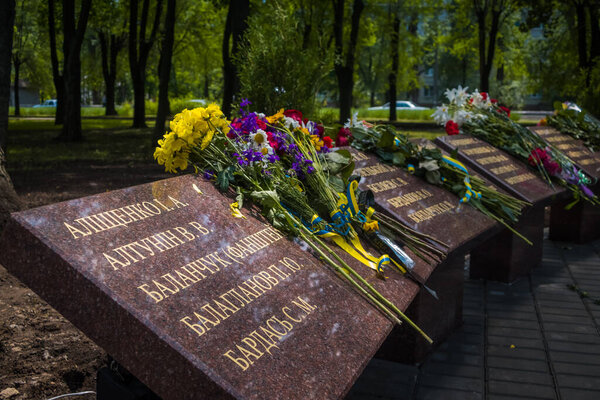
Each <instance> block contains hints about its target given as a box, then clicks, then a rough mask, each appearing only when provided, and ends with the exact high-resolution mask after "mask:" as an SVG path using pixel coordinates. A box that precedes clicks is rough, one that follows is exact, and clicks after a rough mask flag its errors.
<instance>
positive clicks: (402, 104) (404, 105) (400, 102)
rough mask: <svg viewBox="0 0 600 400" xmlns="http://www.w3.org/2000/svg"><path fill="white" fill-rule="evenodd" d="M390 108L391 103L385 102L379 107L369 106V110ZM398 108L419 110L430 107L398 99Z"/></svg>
mask: <svg viewBox="0 0 600 400" xmlns="http://www.w3.org/2000/svg"><path fill="white" fill-rule="evenodd" d="M389 109H390V103H385V104H384V105H382V106H378V107H369V110H389ZM396 110H413V111H417V110H428V108H427V107H420V106H417V105H415V104H414V103H413V102H411V101H407V100H398V101H396Z"/></svg>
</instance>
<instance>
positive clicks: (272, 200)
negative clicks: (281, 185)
mask: <svg viewBox="0 0 600 400" xmlns="http://www.w3.org/2000/svg"><path fill="white" fill-rule="evenodd" d="M250 197H251V198H252V199H253V200H255V201H256V202H258V203H260V204H262V205H263V206H264V207H269V208H274V207H275V206H276V205H277V204H279V196H278V195H277V192H275V191H274V190H261V191H254V192H252V193H250Z"/></svg>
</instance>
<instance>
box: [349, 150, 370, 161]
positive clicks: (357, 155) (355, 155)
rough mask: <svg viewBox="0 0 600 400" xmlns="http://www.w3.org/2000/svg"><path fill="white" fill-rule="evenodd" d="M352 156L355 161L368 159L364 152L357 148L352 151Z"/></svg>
mask: <svg viewBox="0 0 600 400" xmlns="http://www.w3.org/2000/svg"><path fill="white" fill-rule="evenodd" d="M352 158H354V159H355V160H356V161H365V160H368V159H369V157H367V155H366V154H365V153H363V152H361V151H358V150H354V151H353V152H352Z"/></svg>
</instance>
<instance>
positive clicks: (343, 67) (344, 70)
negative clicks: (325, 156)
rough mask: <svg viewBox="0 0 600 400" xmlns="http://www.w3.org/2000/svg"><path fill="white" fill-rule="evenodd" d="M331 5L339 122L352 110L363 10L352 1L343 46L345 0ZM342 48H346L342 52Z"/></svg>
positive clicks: (360, 3)
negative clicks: (348, 24)
mask: <svg viewBox="0 0 600 400" xmlns="http://www.w3.org/2000/svg"><path fill="white" fill-rule="evenodd" d="M332 3H333V14H334V22H333V38H334V48H335V50H334V57H335V59H334V62H333V66H334V70H335V75H336V76H337V80H338V90H339V103H340V121H341V122H344V121H346V120H347V119H348V118H350V113H351V108H352V90H353V89H354V59H355V54H354V53H355V51H356V44H357V43H358V30H359V27H360V15H361V13H362V12H363V10H364V8H365V4H364V2H363V0H354V2H353V6H352V16H351V19H350V39H349V41H348V43H347V45H346V46H344V9H345V5H346V4H345V3H346V2H345V0H332ZM344 47H345V48H346V49H345V51H344Z"/></svg>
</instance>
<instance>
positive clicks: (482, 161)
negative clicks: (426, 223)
mask: <svg viewBox="0 0 600 400" xmlns="http://www.w3.org/2000/svg"><path fill="white" fill-rule="evenodd" d="M436 143H437V144H439V145H440V147H442V148H443V149H445V150H446V151H448V152H456V154H457V155H458V159H459V161H461V162H462V163H463V164H464V165H465V166H466V167H467V168H468V169H470V170H472V171H474V172H475V173H478V174H480V175H482V176H484V177H485V178H486V180H488V181H489V182H492V183H494V184H495V185H496V186H498V187H499V188H500V189H502V190H504V191H506V192H508V193H509V194H511V195H512V196H514V197H516V198H518V199H521V200H525V201H527V202H529V203H531V204H532V206H531V207H527V208H526V209H525V210H523V213H522V214H521V216H520V218H519V221H518V222H517V223H516V224H514V228H515V230H517V231H518V232H519V233H521V234H522V235H523V236H525V237H526V238H528V239H529V240H530V241H531V242H532V243H533V245H529V244H527V243H525V241H523V240H522V239H521V238H519V237H518V236H516V235H515V234H514V233H512V232H511V231H510V230H508V229H503V230H502V231H501V232H500V233H499V234H498V235H497V236H496V237H494V238H492V239H489V240H488V241H487V242H486V243H484V244H483V245H482V246H480V247H478V248H477V249H475V250H474V251H473V252H471V260H470V275H471V277H472V278H475V279H479V278H484V279H491V280H496V281H501V282H512V281H514V280H515V279H517V278H518V277H520V276H523V275H525V274H527V273H528V272H529V271H530V270H531V269H532V268H534V267H536V266H537V265H539V264H540V263H541V262H542V241H543V238H544V208H545V206H546V205H548V204H550V203H552V202H555V201H557V198H560V196H562V195H564V190H563V189H561V188H556V187H555V188H553V187H552V186H550V185H548V184H547V183H546V182H544V181H543V180H542V179H541V178H539V177H538V176H537V175H536V174H535V172H534V171H532V170H531V169H530V168H529V167H528V166H526V165H525V164H523V163H521V162H520V161H519V160H517V159H516V158H514V157H513V156H511V155H509V154H507V153H505V152H504V151H502V150H500V149H497V148H495V147H493V146H492V145H490V144H488V143H486V142H484V141H482V140H480V139H478V138H475V137H472V136H469V135H464V134H463V135H454V136H442V137H438V138H437V139H436Z"/></svg>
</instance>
